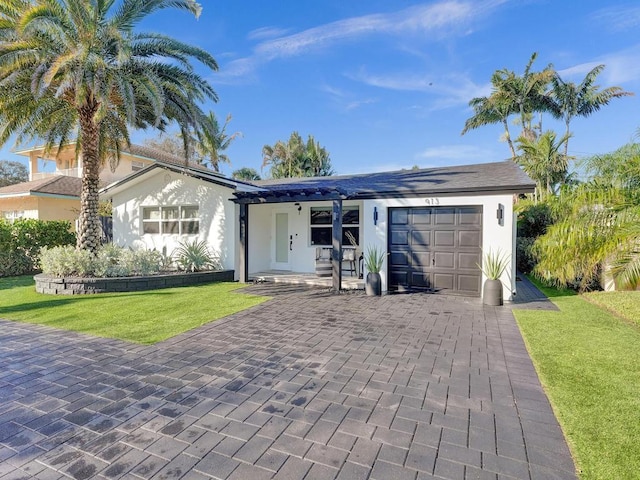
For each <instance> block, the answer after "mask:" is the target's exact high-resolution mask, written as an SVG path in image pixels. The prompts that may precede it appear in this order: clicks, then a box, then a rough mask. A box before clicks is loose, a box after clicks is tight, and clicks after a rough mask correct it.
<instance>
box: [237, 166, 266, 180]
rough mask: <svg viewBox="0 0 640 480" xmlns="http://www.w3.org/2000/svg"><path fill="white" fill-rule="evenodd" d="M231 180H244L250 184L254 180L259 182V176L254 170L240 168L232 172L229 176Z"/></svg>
mask: <svg viewBox="0 0 640 480" xmlns="http://www.w3.org/2000/svg"><path fill="white" fill-rule="evenodd" d="M231 177H232V178H235V179H236V180H246V181H248V182H252V181H254V180H261V177H260V174H259V173H258V171H257V170H256V169H255V168H249V167H242V168H239V169H238V170H234V171H233V173H232V174H231Z"/></svg>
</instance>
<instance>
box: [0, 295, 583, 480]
mask: <svg viewBox="0 0 640 480" xmlns="http://www.w3.org/2000/svg"><path fill="white" fill-rule="evenodd" d="M248 290H249V291H253V292H263V293H267V294H274V299H273V300H271V301H269V302H266V303H264V304H262V305H260V306H257V307H255V308H253V309H250V310H247V311H245V312H241V313H239V314H236V315H233V316H231V317H228V318H226V319H224V320H220V321H218V322H214V323H212V324H209V325H205V326H203V327H201V328H198V329H196V330H193V331H191V332H188V333H186V334H183V335H180V336H178V337H175V338H173V339H171V340H168V341H166V342H162V343H160V344H157V345H153V346H142V345H134V344H129V343H125V342H121V341H117V340H110V339H101V338H94V337H90V336H86V335H81V334H75V333H69V332H63V331H59V330H54V329H51V328H46V327H40V326H35V325H27V324H20V323H13V322H8V321H0V479H5V478H6V479H17V478H38V479H58V478H76V479H85V478H101V479H119V478H132V479H136V478H137V479H180V478H183V479H208V478H221V479H236V478H237V479H252V480H258V479H262V478H265V479H266V478H279V479H283V480H287V479H291V480H300V479H303V478H305V479H313V480H315V479H322V478H339V479H367V478H369V479H381V480H388V479H401V478H407V479H414V480H415V479H423V478H424V479H426V478H440V479H451V480H453V479H461V480H465V479H493V480H498V479H500V480H502V479H504V480H508V479H523V480H524V479H529V480H534V479H539V478H555V479H575V478H576V476H575V473H574V465H573V462H572V460H571V457H570V454H569V451H568V448H567V445H566V443H565V440H564V438H563V436H562V432H561V430H560V428H559V426H558V424H557V422H556V419H555V417H554V415H553V412H552V410H551V408H550V405H549V402H548V400H547V398H546V396H545V394H544V392H543V390H542V388H541V386H540V383H539V381H538V378H537V376H536V373H535V370H534V368H533V365H532V364H531V360H530V359H529V356H528V355H527V352H526V349H525V347H524V344H523V341H522V338H521V336H520V333H519V331H518V328H517V326H516V324H515V322H514V319H513V316H512V314H511V310H510V309H509V308H507V307H502V308H493V307H483V306H482V305H481V303H480V301H479V300H478V299H468V298H462V297H447V296H438V295H428V294H408V295H389V296H384V297H381V298H369V297H366V296H364V295H363V294H359V293H349V294H343V295H332V294H330V293H327V292H324V291H319V290H304V291H301V290H299V289H297V288H288V287H279V288H278V287H273V286H254V287H249V289H248ZM158 308H162V306H161V305H159V306H158ZM149 314H150V315H152V314H153V312H149ZM114 315H117V305H115V306H114Z"/></svg>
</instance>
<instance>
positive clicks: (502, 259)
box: [478, 250, 510, 280]
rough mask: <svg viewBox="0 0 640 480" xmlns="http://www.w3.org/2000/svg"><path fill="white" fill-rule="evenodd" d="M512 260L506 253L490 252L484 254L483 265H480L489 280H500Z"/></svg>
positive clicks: (499, 251)
mask: <svg viewBox="0 0 640 480" xmlns="http://www.w3.org/2000/svg"><path fill="white" fill-rule="evenodd" d="M509 263H510V258H509V255H507V254H506V253H505V252H503V251H501V250H498V251H496V252H492V251H491V250H488V251H487V253H485V254H484V258H483V262H482V265H478V266H479V267H480V269H481V270H482V273H484V274H485V276H486V277H487V278H488V279H489V280H499V279H500V277H501V276H502V274H503V273H504V272H505V270H506V269H507V267H508V266H509Z"/></svg>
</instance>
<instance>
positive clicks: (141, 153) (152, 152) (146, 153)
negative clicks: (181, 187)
mask: <svg viewBox="0 0 640 480" xmlns="http://www.w3.org/2000/svg"><path fill="white" fill-rule="evenodd" d="M122 151H123V152H126V153H130V154H131V155H135V156H137V157H143V158H147V159H149V160H159V161H161V162H164V163H171V164H173V165H179V166H182V167H184V166H188V167H189V168H194V169H198V170H204V171H208V172H213V170H211V169H209V168H207V167H205V166H204V165H201V164H199V163H195V162H185V160H184V157H180V156H177V155H174V154H172V153H168V152H163V151H162V150H158V149H156V148H153V147H147V146H144V145H134V144H131V147H129V148H123V149H122ZM213 173H215V172H213Z"/></svg>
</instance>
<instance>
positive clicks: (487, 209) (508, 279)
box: [360, 195, 516, 300]
mask: <svg viewBox="0 0 640 480" xmlns="http://www.w3.org/2000/svg"><path fill="white" fill-rule="evenodd" d="M498 204H502V205H503V206H504V222H503V225H500V224H499V223H498V220H497V218H496V211H497V209H498ZM464 205H480V206H482V248H483V250H484V251H485V252H486V251H487V250H488V249H491V250H492V251H494V252H495V251H498V250H500V251H502V252H505V253H506V254H507V255H509V256H510V258H511V268H510V269H508V271H507V272H505V273H504V275H503V276H502V278H501V280H502V284H503V289H504V290H503V297H504V299H505V300H511V299H512V292H514V291H515V289H516V280H515V278H516V277H515V264H516V262H515V243H514V242H513V237H514V231H515V222H514V212H513V197H512V195H483V196H451V197H447V196H440V197H428V198H398V199H378V200H365V201H364V208H363V209H362V211H361V220H360V222H361V223H363V224H364V228H362V229H361V239H360V244H361V246H362V247H363V248H364V249H365V250H366V248H367V247H369V246H374V245H375V246H377V247H378V249H382V250H383V251H387V215H388V210H387V209H388V208H391V207H424V206H433V207H447V206H464ZM374 208H377V210H378V224H377V225H374V224H373V211H374ZM365 276H366V274H365ZM380 276H381V277H382V290H383V291H387V260H386V259H385V262H384V265H383V267H382V270H381V272H380ZM485 279H486V277H485V276H484V275H483V279H482V283H483V284H484V280H485Z"/></svg>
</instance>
